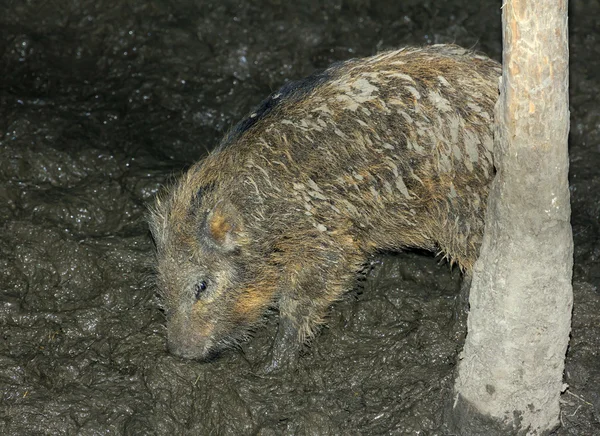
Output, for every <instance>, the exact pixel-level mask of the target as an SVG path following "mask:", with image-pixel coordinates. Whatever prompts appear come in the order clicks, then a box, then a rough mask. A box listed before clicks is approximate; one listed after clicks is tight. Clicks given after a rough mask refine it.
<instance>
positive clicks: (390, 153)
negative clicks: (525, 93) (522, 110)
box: [201, 45, 500, 268]
mask: <svg viewBox="0 0 600 436" xmlns="http://www.w3.org/2000/svg"><path fill="white" fill-rule="evenodd" d="M499 75H500V69H499V65H498V64H497V63H496V62H494V61H492V60H490V59H489V58H487V57H484V56H480V55H477V54H475V53H473V52H470V51H467V50H465V49H462V48H460V47H457V46H448V45H441V46H433V47H428V48H423V49H421V48H408V49H403V50H397V51H390V52H385V53H382V54H379V55H377V56H373V57H371V58H366V59H357V60H350V61H346V62H343V63H339V64H337V65H334V66H332V67H330V68H329V69H328V70H325V71H324V72H322V73H318V74H315V75H313V76H311V77H309V78H307V79H305V80H304V81H301V82H298V83H292V84H288V85H287V86H286V87H284V88H283V90H282V91H280V92H277V93H275V94H273V95H272V96H271V97H269V99H267V100H265V101H264V102H263V103H262V104H261V105H260V106H259V107H258V108H257V109H256V110H255V111H254V112H253V113H252V114H250V115H249V116H248V117H247V118H246V119H245V120H243V121H242V122H241V123H240V124H239V125H238V126H237V127H236V128H234V129H233V131H232V133H230V135H229V136H228V137H226V139H225V140H224V141H223V143H222V144H221V145H220V147H219V148H218V149H217V152H216V153H215V154H213V155H212V156H211V157H210V158H209V161H211V160H213V161H214V162H215V164H214V168H215V169H216V171H221V173H220V174H219V175H218V178H219V179H220V180H222V181H223V182H224V183H223V192H228V193H235V194H234V196H235V197H237V198H238V203H240V204H239V206H240V207H241V208H242V209H243V210H244V211H245V213H247V214H249V215H250V217H251V220H254V221H255V223H256V224H257V226H256V228H257V230H258V229H262V230H264V231H265V232H267V233H268V234H269V235H276V234H277V232H279V231H281V232H285V230H286V229H289V227H290V221H293V222H294V231H297V230H298V227H299V226H300V225H303V226H304V227H305V228H310V227H312V228H314V229H316V230H317V231H319V232H326V233H330V234H340V233H346V234H350V235H351V237H353V238H355V239H356V240H357V241H358V244H359V245H360V246H362V247H363V248H365V249H368V250H376V249H398V248H403V247H406V246H415V247H421V248H426V249H435V250H438V249H439V251H440V252H442V253H444V254H445V255H447V256H448V257H449V258H450V259H451V260H453V261H458V262H459V264H460V265H461V266H463V267H466V268H470V267H471V265H472V263H473V261H474V258H475V257H476V251H477V247H478V245H479V240H480V238H481V234H482V231H483V215H484V210H485V201H486V196H487V187H488V183H489V181H490V179H491V177H492V175H493V171H494V170H493V160H492V146H493V141H492V124H493V123H492V114H493V106H494V103H495V101H496V99H497V94H498V90H497V89H498V88H497V78H498V76H499ZM204 166H205V168H204V169H205V170H208V169H209V167H210V165H206V163H204ZM223 170H225V173H223ZM201 172H202V170H201ZM227 176H229V180H226V179H227ZM261 223H262V226H263V227H261Z"/></svg>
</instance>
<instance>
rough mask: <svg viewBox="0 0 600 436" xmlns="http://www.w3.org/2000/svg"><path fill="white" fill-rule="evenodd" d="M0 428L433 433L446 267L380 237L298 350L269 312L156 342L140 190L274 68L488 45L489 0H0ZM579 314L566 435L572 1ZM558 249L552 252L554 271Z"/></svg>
mask: <svg viewBox="0 0 600 436" xmlns="http://www.w3.org/2000/svg"><path fill="white" fill-rule="evenodd" d="M2 11H3V12H2V14H0V77H1V78H2V79H0V134H1V136H0V334H1V336H0V392H1V396H0V434H2V435H29V434H48V435H50V434H52V435H71V434H81V435H97V434H124V435H128V434H131V435H133V434H135V435H138V434H157V435H164V434H199V435H201V434H202V435H203V434H219V435H237V434H257V435H279V434H290V435H291V434H299V435H302V434H318V435H336V434H350V435H351V434H377V435H378V434H427V435H442V434H447V431H446V430H445V428H444V427H443V422H442V416H441V410H442V406H443V404H444V401H445V398H446V397H447V394H448V392H449V389H450V388H451V381H452V376H453V374H452V371H453V368H454V365H455V362H456V356H457V351H458V350H459V349H460V347H461V343H460V340H457V336H456V332H455V331H454V330H453V328H452V325H453V319H452V311H453V307H454V298H455V296H456V293H457V289H458V287H459V284H460V283H459V282H460V278H459V274H458V271H457V270H454V271H451V270H450V268H449V266H448V265H447V264H443V263H442V264H438V262H437V261H436V260H435V259H434V258H432V257H431V256H430V255H428V254H425V253H405V254H400V255H382V256H380V257H378V258H376V259H373V268H372V270H371V272H370V273H369V274H368V276H367V277H366V279H365V280H364V281H363V282H362V284H361V286H359V287H358V288H357V289H356V290H354V291H353V292H351V293H350V294H349V295H348V298H346V299H345V300H344V301H342V302H340V303H339V304H336V305H335V306H334V307H333V310H332V311H331V315H330V317H329V323H328V326H327V327H326V328H324V329H323V331H322V332H321V334H320V335H319V336H318V337H317V338H316V339H315V340H314V341H313V342H312V345H311V346H310V347H307V348H305V349H304V351H303V354H302V356H301V358H300V360H299V362H298V365H297V367H296V368H295V369H294V370H293V371H290V372H284V373H281V374H276V375H273V376H264V375H260V373H259V372H257V371H255V363H256V362H258V361H259V360H261V358H262V357H263V356H264V355H265V353H266V350H267V349H268V346H269V343H270V340H271V339H272V337H273V336H274V334H275V325H276V314H271V315H270V316H269V320H268V323H267V324H268V325H267V328H265V329H262V330H261V331H259V332H258V333H257V336H256V337H255V338H254V339H253V340H252V341H250V342H248V343H246V344H244V345H243V346H242V347H241V348H240V349H239V350H233V351H230V352H227V353H225V354H223V355H222V356H221V358H219V359H217V360H214V361H212V362H210V363H202V364H200V363H197V362H193V361H185V360H181V359H179V358H177V357H174V356H172V355H169V354H168V353H167V352H166V347H165V345H166V342H165V330H164V320H163V316H162V314H161V312H160V311H159V310H158V305H157V301H156V300H157V297H156V295H155V292H154V288H153V286H152V282H151V280H150V279H149V272H150V269H149V266H148V265H149V263H150V261H151V259H152V243H151V240H150V237H149V234H148V229H147V226H146V224H145V221H144V215H145V213H146V204H148V203H149V202H150V200H151V198H152V197H153V196H154V194H155V193H156V191H157V190H158V188H159V186H160V185H161V184H163V183H165V182H166V181H168V180H170V179H171V177H172V176H173V175H176V174H179V173H180V172H181V170H183V169H185V168H187V167H188V166H189V165H191V164H192V163H193V162H195V161H196V160H198V158H199V157H201V156H202V155H203V154H204V153H206V151H207V150H208V149H210V148H212V147H214V146H215V145H216V144H217V142H218V140H219V139H220V137H221V136H222V135H223V134H224V133H225V132H226V131H227V129H228V128H230V127H231V126H232V125H233V123H235V121H237V120H238V119H239V118H241V116H242V115H243V114H244V113H246V112H247V111H248V110H249V109H250V108H251V107H253V106H254V105H255V104H257V103H258V102H259V101H260V100H261V99H262V98H263V97H265V96H266V95H268V94H269V92H271V91H272V90H274V89H277V88H278V87H279V86H280V85H282V84H283V83H284V82H285V81H286V80H293V79H298V78H301V77H304V76H306V75H307V74H309V73H311V72H312V71H314V70H315V69H316V68H322V67H325V66H326V65H328V64H329V63H331V62H332V61H335V60H341V59H346V58H349V57H357V56H367V55H370V54H374V53H376V52H377V51H380V50H383V49H388V48H393V47H398V46H402V45H406V44H427V43H434V42H435V43H442V42H455V43H457V44H460V45H463V46H467V47H470V46H474V47H476V48H478V49H479V50H481V51H484V52H486V53H487V54H489V55H490V56H492V57H495V58H496V59H499V58H500V49H501V42H500V4H499V3H498V2H496V1H484V2H466V1H460V0H455V1H454V2H421V1H405V2H392V1H382V2H371V1H368V0H355V1H341V0H331V1H323V2H319V3H316V2H282V1H277V0H270V1H263V2H260V3H258V2H239V4H238V2H233V1H196V2H192V1H189V0H185V1H170V2H164V1H158V0H155V1H149V0H145V1H142V0H132V1H128V2H122V1H117V0H101V1H90V0H80V1H76V0H73V1H61V0H59V1H55V2H24V1H12V0H4V2H3V4H2ZM570 23H571V31H570V44H571V47H570V50H571V116H572V120H571V136H570V153H571V194H572V206H573V217H572V223H573V232H574V238H575V271H574V293H575V307H574V316H573V332H572V340H571V345H570V347H569V351H568V358H567V366H566V370H567V375H566V381H567V383H568V384H569V389H568V390H567V391H566V393H565V394H564V395H563V398H562V400H563V411H562V423H563V426H562V427H561V428H560V429H559V430H558V431H557V434H558V435H592V434H598V433H600V359H599V357H598V350H599V349H600V290H599V289H598V287H599V285H600V262H599V258H600V249H599V248H598V246H599V239H600V194H599V193H600V173H599V172H598V169H597V168H598V167H599V166H600V112H599V109H598V104H597V95H598V94H599V93H600V73H599V71H600V48H598V42H599V41H598V40H599V36H600V34H599V33H598V30H597V29H599V28H600V5H599V3H598V2H597V1H591V0H590V1H584V0H579V1H577V0H575V1H572V2H571V15H570ZM551 267H552V266H551V265H549V268H551Z"/></svg>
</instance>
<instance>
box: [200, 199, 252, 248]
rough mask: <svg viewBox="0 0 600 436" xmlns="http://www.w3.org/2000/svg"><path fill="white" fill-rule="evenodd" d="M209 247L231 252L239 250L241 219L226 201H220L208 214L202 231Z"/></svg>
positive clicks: (241, 231) (241, 233)
mask: <svg viewBox="0 0 600 436" xmlns="http://www.w3.org/2000/svg"><path fill="white" fill-rule="evenodd" d="M203 233H204V236H205V238H206V239H207V240H208V242H210V244H211V245H213V246H216V247H218V248H219V249H221V250H224V251H227V252H232V251H236V250H238V249H239V248H240V245H241V239H242V235H243V226H242V219H241V217H240V215H239V213H238V212H237V210H236V208H235V207H234V206H233V205H232V204H231V202H229V201H228V200H220V201H219V202H217V204H216V205H215V206H214V207H213V209H212V210H211V211H210V212H208V215H207V216H206V221H205V225H204V229H203Z"/></svg>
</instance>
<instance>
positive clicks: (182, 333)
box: [167, 319, 215, 360]
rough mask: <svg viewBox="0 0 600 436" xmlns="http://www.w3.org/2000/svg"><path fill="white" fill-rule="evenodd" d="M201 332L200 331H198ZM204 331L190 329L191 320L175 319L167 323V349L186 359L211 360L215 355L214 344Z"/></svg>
mask: <svg viewBox="0 0 600 436" xmlns="http://www.w3.org/2000/svg"><path fill="white" fill-rule="evenodd" d="M198 330H200V331H198ZM202 330H203V329H194V328H190V326H189V320H187V319H174V320H171V321H170V322H168V323H167V332H168V334H167V349H168V350H169V353H171V354H174V355H175V356H179V357H183V358H184V359H198V360H209V359H211V358H212V356H213V355H214V354H215V351H214V348H215V347H214V342H213V340H212V338H211V336H210V335H207V334H203V333H206V332H202Z"/></svg>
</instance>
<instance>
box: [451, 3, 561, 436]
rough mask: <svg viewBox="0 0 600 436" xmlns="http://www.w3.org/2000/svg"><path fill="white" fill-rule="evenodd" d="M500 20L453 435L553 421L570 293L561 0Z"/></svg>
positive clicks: (506, 10) (534, 429) (537, 427)
mask: <svg viewBox="0 0 600 436" xmlns="http://www.w3.org/2000/svg"><path fill="white" fill-rule="evenodd" d="M502 21H503V27H504V29H503V39H504V54H503V74H502V81H501V87H500V88H501V89H500V99H499V102H498V104H497V106H496V138H495V149H494V157H495V163H496V166H497V171H498V172H497V174H496V178H495V180H494V182H493V184H492V188H491V191H490V197H489V200H488V211H487V217H486V229H485V236H484V239H483V244H482V247H481V254H480V257H479V260H478V261H477V263H476V265H475V268H474V274H473V282H472V286H471V295H470V313H469V317H468V329H469V332H468V336H467V340H466V343H465V348H464V350H463V354H462V356H461V361H460V363H459V365H458V374H457V379H456V381H455V387H454V389H455V397H454V402H453V406H452V412H451V419H452V421H451V425H452V426H453V427H454V430H455V431H457V432H458V433H459V434H468V435H475V434H481V435H494V434H502V435H506V434H535V435H540V434H548V433H549V432H550V431H551V430H553V429H554V428H556V427H557V426H558V425H559V412H560V411H559V396H560V393H561V391H562V390H564V387H563V382H562V375H563V370H564V358H565V353H566V349H567V345H568V340H569V332H570V323H571V309H572V304H573V297H572V286H571V277H572V267H573V238H572V234H571V225H570V214H571V209H570V203H569V185H568V178H567V175H568V167H569V163H568V152H567V136H568V131H569V109H568V65H569V64H568V45H567V42H568V41H567V0H508V1H507V2H506V3H505V4H504V5H503V14H502Z"/></svg>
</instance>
